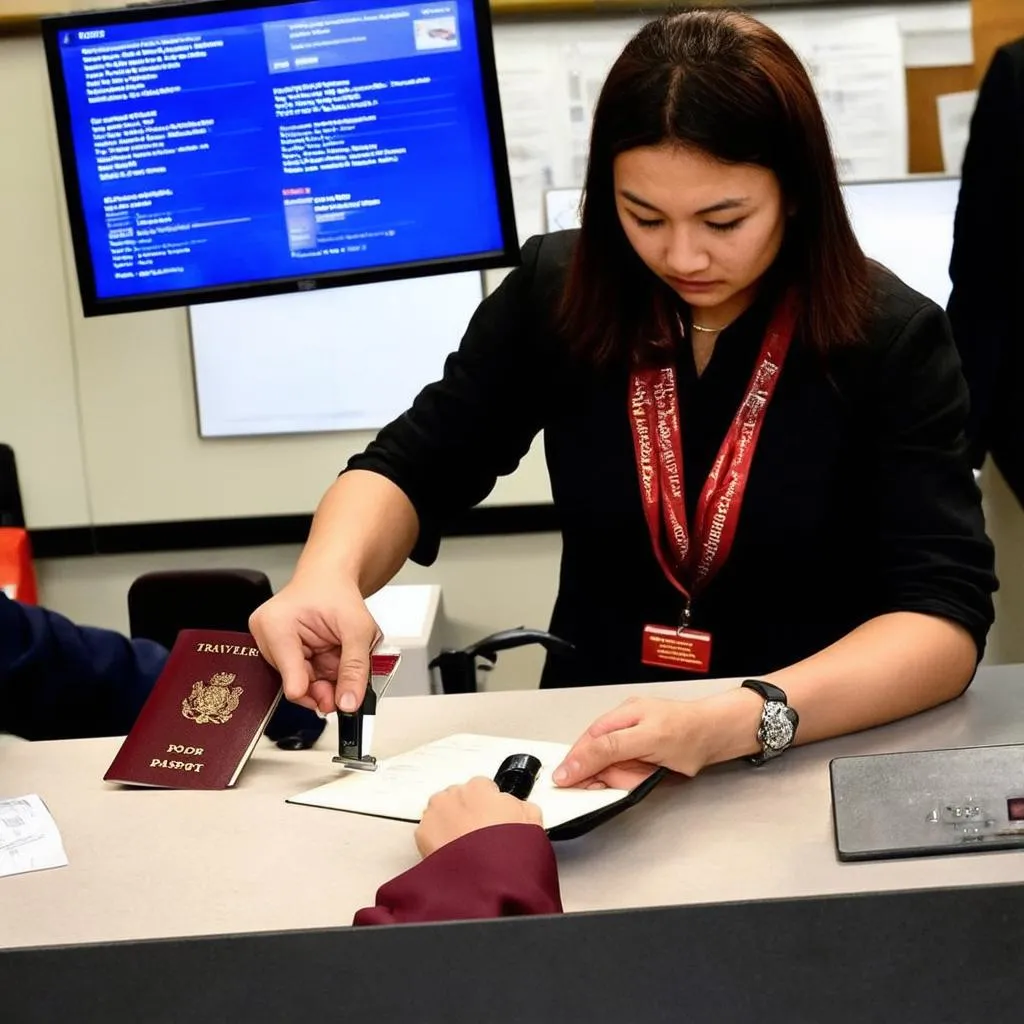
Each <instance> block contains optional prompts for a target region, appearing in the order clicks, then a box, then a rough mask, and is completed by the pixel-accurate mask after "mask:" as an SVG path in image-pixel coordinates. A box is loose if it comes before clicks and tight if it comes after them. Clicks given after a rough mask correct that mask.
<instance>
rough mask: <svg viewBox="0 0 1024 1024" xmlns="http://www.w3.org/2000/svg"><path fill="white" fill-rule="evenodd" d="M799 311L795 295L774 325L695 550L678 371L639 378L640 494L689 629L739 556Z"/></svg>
mask: <svg viewBox="0 0 1024 1024" xmlns="http://www.w3.org/2000/svg"><path fill="white" fill-rule="evenodd" d="M796 305H797V304H796V297H795V294H794V293H792V292H790V293H788V294H787V295H786V296H785V297H784V298H783V300H782V302H781V303H780V304H779V306H778V308H777V309H776V311H775V314H774V316H773V317H772V321H771V323H770V324H769V326H768V331H767V333H766V334H765V337H764V341H763V343H762V345H761V353H760V355H759V356H758V360H757V365H756V366H755V367H754V372H753V375H752V376H751V378H750V383H749V384H748V385H747V392H746V395H745V396H744V399H743V402H742V404H741V405H740V407H739V410H738V411H737V413H736V416H735V417H734V418H733V421H732V424H731V426H730V427H729V431H728V433H727V434H726V435H725V439H724V440H723V441H722V447H721V448H720V449H719V452H718V457H717V458H716V459H715V463H714V465H713V466H712V467H711V473H710V474H709V475H708V479H707V482H706V483H705V484H704V489H703V490H702V491H701V494H700V497H699V499H698V501H697V509H696V515H695V519H696V522H695V523H694V529H693V538H694V543H693V544H691V542H690V530H689V525H688V523H687V515H686V500H685V497H684V491H683V438H682V431H681V429H680V426H679V402H678V397H677V392H676V374H675V370H674V368H673V367H671V366H666V367H661V368H659V369H649V370H638V371H636V372H635V373H634V374H633V375H632V380H631V383H630V420H631V423H632V427H633V445H634V448H635V450H636V463H637V472H638V474H639V477H640V494H641V497H642V499H643V503H644V514H645V516H646V518H647V527H648V530H649V531H650V534H651V543H652V545H653V547H654V553H655V554H656V555H657V557H658V562H659V564H660V565H661V568H662V571H663V572H664V573H665V575H666V576H667V577H668V579H669V580H670V581H671V582H672V584H673V585H674V586H675V587H676V588H677V589H678V590H679V592H680V593H681V594H682V595H683V597H685V598H686V606H685V609H684V611H683V615H682V619H681V622H680V628H681V629H685V628H686V626H688V625H689V618H690V606H691V603H692V601H693V598H694V597H695V596H696V594H697V593H698V592H699V591H700V590H701V589H702V588H703V587H704V586H706V585H707V584H708V583H709V582H710V581H711V579H712V578H713V577H714V576H715V574H716V573H717V572H718V571H719V570H720V569H721V568H722V566H723V565H725V563H726V561H727V560H728V558H729V553H730V551H731V550H732V544H733V541H734V540H735V538H736V527H737V525H738V523H739V518H740V510H741V508H742V507H743V496H744V493H745V492H746V489H747V480H748V478H749V475H750V464H751V461H752V460H753V457H754V451H755V450H756V448H757V442H758V438H759V437H760V434H761V427H762V426H763V425H764V417H765V412H766V411H767V409H768V403H769V402H770V401H771V398H772V395H773V394H774V393H775V387H776V385H777V384H778V382H779V374H780V372H781V370H782V364H783V363H784V362H785V360H786V353H787V352H788V351H789V345H790V342H791V341H792V340H793V331H794V329H795V326H796ZM666 549H667V550H666Z"/></svg>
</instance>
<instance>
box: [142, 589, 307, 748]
mask: <svg viewBox="0 0 1024 1024" xmlns="http://www.w3.org/2000/svg"><path fill="white" fill-rule="evenodd" d="M273 593H274V590H273V587H271V585H270V580H269V579H268V578H267V576H266V574H265V573H262V572H259V571H258V570H255V569H170V570H163V571H160V572H148V573H145V574H144V575H142V576H140V577H139V578H138V579H137V580H135V582H134V583H132V585H131V587H130V588H129V589H128V625H129V629H130V631H131V635H132V637H144V638H146V639H147V640H155V641H156V642H157V643H158V644H161V645H162V646H163V647H166V648H167V649H168V650H170V648H171V647H173V646H174V641H175V640H176V639H177V636H178V632H179V631H180V630H182V629H226V630H233V631H235V632H239V633H247V632H248V631H249V616H250V615H251V614H252V613H253V612H254V611H255V610H256V609H257V608H258V607H259V606H260V605H261V604H263V602H264V601H266V600H268V599H269V598H270V597H272V596H273ZM324 724H325V723H324V721H323V719H321V718H320V717H319V716H318V715H316V714H315V713H314V712H312V711H309V710H308V709H307V708H301V707H299V706H298V705H296V704H292V703H291V702H290V701H287V700H282V701H281V702H280V704H278V706H277V710H276V711H275V712H274V714H273V715H272V716H271V719H270V721H269V722H268V723H267V728H266V730H265V735H266V736H268V737H269V738H270V739H272V740H274V741H276V742H277V745H278V746H279V747H283V748H284V749H287V750H305V749H308V748H309V747H311V746H312V745H313V744H314V743H315V742H316V741H317V739H318V738H319V737H320V734H321V733H322V732H323V731H324Z"/></svg>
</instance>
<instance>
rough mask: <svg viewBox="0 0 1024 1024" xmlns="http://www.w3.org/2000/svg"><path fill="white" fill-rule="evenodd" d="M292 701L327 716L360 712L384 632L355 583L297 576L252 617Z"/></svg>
mask: <svg viewBox="0 0 1024 1024" xmlns="http://www.w3.org/2000/svg"><path fill="white" fill-rule="evenodd" d="M249 629H250V631H251V632H252V635H253V636H254V637H255V639H256V643H257V644H258V645H259V648H260V651H261V652H262V654H263V656H264V657H265V658H266V659H267V661H269V662H270V664H271V665H273V666H274V667H275V668H276V669H277V670H278V672H280V673H281V680H282V683H283V686H284V695H285V697H287V699H288V700H290V701H292V702H293V703H295V704H300V705H302V707H306V708H310V709H311V710H314V711H316V710H319V711H321V712H323V713H324V714H330V712H332V711H336V710H339V709H340V710H341V711H355V710H357V709H358V707H359V705H360V704H362V702H363V695H364V693H365V692H366V684H367V681H368V680H369V677H370V653H371V651H372V650H373V648H374V647H375V646H376V644H377V642H378V640H379V639H380V636H381V632H380V629H379V627H378V626H377V623H376V622H375V621H374V619H373V616H372V615H371V614H370V612H369V609H368V608H367V607H366V602H365V601H364V600H363V596H362V594H361V593H360V592H359V588H358V586H356V584H355V583H354V582H352V581H350V580H345V579H341V580H339V579H337V578H336V577H335V578H331V579H324V578H316V577H309V576H307V577H296V578H294V579H292V581H291V582H290V583H288V584H287V586H285V587H283V588H282V589H281V590H280V591H278V593H276V594H275V595H274V596H273V597H272V598H271V599H270V600H269V601H267V602H265V603H264V604H262V605H260V607H259V608H257V609H256V611H254V612H253V613H252V615H251V616H250V618H249Z"/></svg>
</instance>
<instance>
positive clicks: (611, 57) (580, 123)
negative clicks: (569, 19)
mask: <svg viewBox="0 0 1024 1024" xmlns="http://www.w3.org/2000/svg"><path fill="white" fill-rule="evenodd" d="M621 50H622V42H621V41H620V40H617V39H615V40H613V39H608V40H605V41H584V42H577V43H574V44H572V45H571V46H566V47H563V49H562V53H561V55H560V56H561V61H562V67H563V68H564V72H565V75H566V87H567V89H568V105H567V109H566V114H567V116H568V124H567V125H566V129H567V131H566V135H565V138H566V140H567V143H568V152H567V153H563V154H562V157H561V165H560V167H559V168H558V170H559V171H560V172H561V173H560V174H559V182H560V183H563V184H565V185H570V186H580V185H582V184H583V179H584V178H585V177H586V173H587V158H588V156H589V154H590V127H591V125H592V123H593V120H594V108H595V107H596V106H597V99H598V97H599V96H600V95H601V88H602V87H603V86H604V80H605V79H606V78H607V77H608V72H609V71H610V70H611V66H612V64H614V63H615V60H616V58H617V57H618V56H619V53H620V51H621Z"/></svg>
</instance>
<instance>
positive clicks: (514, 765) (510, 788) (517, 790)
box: [494, 754, 540, 800]
mask: <svg viewBox="0 0 1024 1024" xmlns="http://www.w3.org/2000/svg"><path fill="white" fill-rule="evenodd" d="M539 771H540V761H539V760H538V759H537V758H536V757H534V756H533V754H512V755H511V756H509V757H506V758H505V760H504V761H502V762H501V767H500V768H499V769H498V771H497V774H495V776H494V781H495V782H496V783H497V784H498V789H499V790H500V791H501V792H502V793H511V794H512V796H514V797H515V798H516V799H517V800H526V799H528V798H529V796H530V793H532V792H533V784H534V783H535V782H536V781H537V773H538V772H539Z"/></svg>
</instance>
